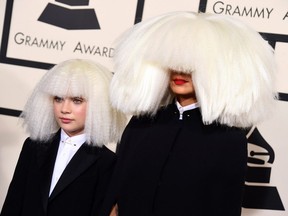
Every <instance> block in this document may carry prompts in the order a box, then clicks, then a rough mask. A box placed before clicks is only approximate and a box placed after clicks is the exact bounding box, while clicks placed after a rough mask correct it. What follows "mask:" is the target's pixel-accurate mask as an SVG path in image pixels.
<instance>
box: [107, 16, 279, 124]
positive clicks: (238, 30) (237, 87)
mask: <svg viewBox="0 0 288 216" xmlns="http://www.w3.org/2000/svg"><path fill="white" fill-rule="evenodd" d="M116 42H117V44H116V49H115V50H116V51H115V56H114V60H115V69H114V71H115V75H114V76H113V79H112V82H111V99H112V103H113V106H115V107H116V108H117V109H120V110H122V111H123V112H125V113H127V114H132V115H142V114H151V115H153V114H155V113H156V112H157V110H158V109H159V108H160V107H161V106H166V105H167V104H168V103H170V102H171V99H172V98H173V95H172V94H171V93H170V91H169V76H170V74H169V72H168V71H169V70H170V69H172V70H176V71H180V72H183V73H187V74H191V75H192V79H193V85H194V89H195V93H196V97H197V101H198V103H199V105H200V108H201V112H202V118H203V122H204V124H211V123H212V122H218V123H221V124H226V125H228V126H236V127H250V126H252V125H254V124H257V123H259V122H260V121H262V120H263V118H265V117H267V114H268V113H269V111H271V109H272V108H273V104H274V103H275V101H276V100H275V99H276V98H277V93H276V92H275V91H274V88H275V87H274V82H275V72H276V64H275V59H274V51H273V48H272V47H271V46H270V45H269V44H268V42H266V41H265V40H264V39H263V38H262V37H261V35H260V34H259V33H258V32H256V31H255V30H253V29H252V28H251V27H249V26H247V25H246V24H244V23H242V22H240V21H238V20H236V19H234V18H232V17H228V16H222V15H214V14H213V15H212V14H197V13H193V12H172V13H167V14H164V15H161V16H157V17H154V18H151V19H148V20H145V21H143V22H140V23H138V24H136V25H135V26H133V28H131V29H129V30H127V31H126V32H125V33H123V35H122V36H121V37H120V38H119V39H118V41H116Z"/></svg>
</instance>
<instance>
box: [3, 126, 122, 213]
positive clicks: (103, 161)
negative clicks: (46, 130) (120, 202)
mask: <svg viewBox="0 0 288 216" xmlns="http://www.w3.org/2000/svg"><path fill="white" fill-rule="evenodd" d="M59 140H60V131H59V132H58V133H57V134H56V135H55V137H53V139H51V141H50V142H46V143H43V142H35V141H32V140H31V139H30V138H27V139H26V140H25V142H24V145H23V148H22V151H21V154H20V157H19V159H18V162H17V166H16V169H15V172H14V176H13V179H12V181H11V183H10V186H9V189H8V193H7V197H6V200H5V202H4V205H3V208H2V212H1V216H20V215H21V216H58V215H59V216H64V215H69V216H90V215H94V216H97V215H98V213H99V211H100V208H101V206H102V201H103V198H104V195H105V193H106V188H107V185H108V183H109V180H110V176H111V173H112V170H113V168H114V164H115V162H116V156H115V154H114V153H113V152H112V151H110V150H109V149H108V148H106V147H102V148H99V147H92V146H88V145H87V144H83V145H82V146H81V147H80V148H79V150H78V151H77V152H76V154H75V155H74V157H73V158H72V159H71V161H70V162H69V164H68V165H67V167H66V168H65V170H64V172H63V174H62V176H61V178H60V179H59V181H58V182H57V184H56V186H55V188H54V190H53V192H52V194H51V195H50V197H48V196H49V190H50V183H51V178H52V173H53V169H54V164H55V160H56V155H57V150H58V146H59Z"/></svg>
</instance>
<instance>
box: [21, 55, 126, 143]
mask: <svg viewBox="0 0 288 216" xmlns="http://www.w3.org/2000/svg"><path fill="white" fill-rule="evenodd" d="M111 78H112V73H111V72H110V71H109V70H108V69H106V68H105V67H104V66H102V65H100V64H97V63H95V62H92V61H90V60H84V59H71V60H67V61H64V62H61V63H59V64H58V65H56V66H54V67H53V68H52V69H50V70H49V71H47V72H46V73H45V75H44V76H43V77H42V79H41V80H40V81H39V83H38V84H37V85H36V87H35V88H34V90H33V92H32V94H31V96H30V97H29V99H28V101H27V103H26V105H25V107H24V110H23V112H22V114H21V116H20V117H22V118H23V125H24V126H25V127H26V129H27V132H28V133H29V134H30V137H31V139H34V140H40V141H46V140H48V139H49V138H50V137H51V136H52V135H53V133H55V132H57V131H58V130H59V125H58V124H57V122H56V120H55V118H54V112H53V98H54V97H55V96H59V97H82V98H84V99H85V100H87V110H86V120H85V128H84V131H85V134H86V138H87V141H86V142H87V143H88V144H91V145H97V146H102V145H103V144H108V143H109V142H118V140H119V139H120V136H121V133H122V130H123V129H124V127H125V124H126V118H125V116H124V115H123V114H121V113H119V112H117V111H116V110H115V109H114V108H112V106H111V104H110V100H109V85H110V81H111Z"/></svg>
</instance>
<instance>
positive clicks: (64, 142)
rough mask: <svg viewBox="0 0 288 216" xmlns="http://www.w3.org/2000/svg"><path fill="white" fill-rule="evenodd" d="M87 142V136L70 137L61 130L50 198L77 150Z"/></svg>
mask: <svg viewBox="0 0 288 216" xmlns="http://www.w3.org/2000/svg"><path fill="white" fill-rule="evenodd" d="M85 141H86V136H85V134H80V135H77V136H73V137H69V136H68V135H67V134H66V133H65V132H64V131H63V130H62V129H61V138H60V143H59V148H58V152H57V157H56V161H55V164H54V170H53V175H52V180H51V185H50V193H49V196H50V195H51V193H52V191H53V189H54V187H55V185H56V184H57V182H58V180H59V178H60V177H61V175H62V173H63V171H64V169H65V168H66V166H67V164H68V163H69V162H70V160H71V158H72V157H73V156H74V155H75V153H76V152H77V150H78V149H79V148H80V147H81V146H82V144H83V143H84V142H85Z"/></svg>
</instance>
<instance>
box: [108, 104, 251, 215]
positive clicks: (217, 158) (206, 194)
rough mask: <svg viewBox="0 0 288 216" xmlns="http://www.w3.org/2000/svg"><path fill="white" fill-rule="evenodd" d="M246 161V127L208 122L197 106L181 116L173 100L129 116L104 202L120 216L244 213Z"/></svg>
mask: <svg viewBox="0 0 288 216" xmlns="http://www.w3.org/2000/svg"><path fill="white" fill-rule="evenodd" d="M246 159H247V140H246V136H245V132H244V131H241V130H239V129H237V128H229V127H226V126H222V125H217V124H212V125H204V124H203V123H202V116H201V113H200V110H199V109H194V110H190V111H186V112H184V113H183V120H179V112H178V109H177V107H176V106H175V105H174V104H172V105H170V106H168V107H167V108H165V109H163V110H160V111H159V112H158V113H157V115H156V116H155V117H152V118H151V117H149V116H143V117H139V118H137V117H133V118H132V119H131V121H130V122H129V124H128V125H127V127H126V129H125V131H124V133H123V136H122V139H121V142H120V146H119V149H118V160H117V165H116V167H115V173H114V175H113V180H112V184H111V187H110V190H109V193H108V194H109V195H108V196H107V200H106V201H107V202H105V203H106V204H107V206H110V207H109V208H111V206H112V205H113V203H117V204H118V209H119V216H135V215H137V216H240V214H241V204H242V203H241V201H242V192H243V186H244V179H245V170H246V166H247V161H246ZM109 208H107V209H109ZM104 215H108V212H105V213H104Z"/></svg>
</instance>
